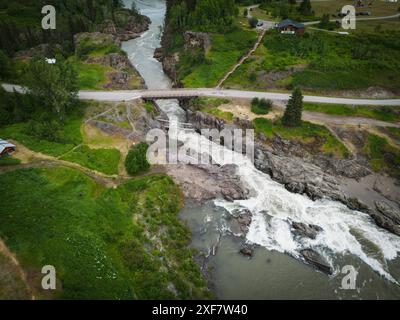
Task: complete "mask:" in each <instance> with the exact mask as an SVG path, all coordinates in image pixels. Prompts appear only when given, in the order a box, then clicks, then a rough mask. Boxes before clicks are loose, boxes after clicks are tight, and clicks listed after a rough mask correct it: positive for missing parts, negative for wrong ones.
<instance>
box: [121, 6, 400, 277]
mask: <svg viewBox="0 0 400 320" xmlns="http://www.w3.org/2000/svg"><path fill="white" fill-rule="evenodd" d="M135 2H136V4H137V7H138V8H139V10H140V11H141V12H142V14H144V15H147V16H148V17H150V19H151V20H152V23H151V25H150V28H149V30H148V31H147V32H145V33H144V34H142V36H141V37H140V38H137V39H134V40H131V41H128V42H125V43H123V49H124V50H125V51H127V52H128V54H129V58H130V60H131V61H132V62H133V63H134V65H135V67H136V68H137V69H138V71H139V72H140V74H141V75H142V77H143V78H144V79H145V81H146V84H147V86H148V87H149V88H155V89H166V88H170V87H171V81H170V79H169V78H168V77H167V76H166V75H165V74H164V72H163V70H162V66H161V63H160V62H159V61H156V60H155V59H154V58H153V55H154V49H155V48H157V47H159V46H160V37H159V35H160V27H161V28H162V27H163V24H164V17H165V1H161V0H148V1H135ZM124 3H125V5H126V6H127V7H130V6H131V3H132V0H124ZM159 105H160V107H161V108H162V109H163V110H164V111H165V112H166V113H167V114H168V116H178V117H180V116H181V115H182V114H183V110H182V109H181V108H180V107H179V105H178V103H177V102H176V101H174V100H171V101H162V102H160V103H159ZM178 136H179V138H180V139H182V140H183V141H184V142H185V144H186V145H187V146H190V148H191V149H193V150H195V151H197V152H199V151H200V150H201V152H204V150H206V148H210V145H211V146H212V148H210V150H209V152H208V153H209V154H210V155H211V156H212V158H213V160H214V161H216V162H217V163H219V164H220V165H224V164H229V163H234V164H236V165H238V172H237V173H238V175H239V176H240V177H241V179H242V181H243V182H244V183H245V184H246V185H247V187H248V188H249V189H251V190H252V191H253V193H252V194H253V196H252V197H251V198H250V199H248V200H240V201H234V202H233V203H232V202H227V201H223V200H216V201H215V204H216V205H218V206H221V207H223V208H225V209H226V210H228V211H230V212H231V211H232V210H234V209H235V208H238V207H245V208H248V209H249V210H250V211H251V212H252V214H253V218H252V223H251V225H250V228H249V232H248V234H247V240H248V241H249V242H252V243H255V244H259V245H261V246H264V247H265V248H267V249H269V250H276V251H279V252H284V253H287V254H290V255H292V256H294V257H299V256H300V254H299V252H300V250H301V249H305V248H312V249H314V250H315V251H317V252H319V253H320V254H321V255H323V256H324V257H325V258H326V259H327V260H328V261H329V262H330V263H332V264H333V266H334V267H335V265H334V263H335V257H337V256H338V255H343V254H353V255H355V256H357V257H359V258H360V259H361V260H362V261H364V262H365V263H366V264H367V265H369V266H370V267H371V268H372V269H373V270H375V271H376V272H378V273H379V274H381V275H382V276H384V277H386V278H387V279H389V280H390V281H392V282H394V283H397V281H396V280H395V279H394V278H393V277H392V275H391V274H390V271H389V270H388V268H387V265H386V261H387V260H392V259H394V258H396V257H397V255H398V253H399V251H400V238H399V237H397V236H395V235H393V234H391V233H389V232H387V231H385V230H383V229H380V228H378V227H377V226H376V225H375V223H374V222H373V221H372V219H371V218H370V217H369V216H368V215H366V214H364V213H361V212H358V211H352V210H350V209H348V208H347V207H346V206H344V205H343V204H341V203H338V202H334V201H329V200H318V201H312V200H310V199H309V198H307V197H306V196H303V195H299V194H293V193H290V192H289V191H287V190H286V189H285V188H284V186H282V185H280V184H278V183H276V182H274V181H273V180H272V179H271V178H270V177H269V176H268V175H266V174H264V173H262V172H260V171H258V170H257V169H256V168H255V167H254V165H253V164H252V163H251V161H250V160H249V159H248V158H246V157H245V156H243V155H241V154H239V153H235V152H232V151H230V150H228V149H225V148H223V147H221V146H219V145H215V144H212V143H211V142H210V141H209V140H207V139H206V138H205V137H202V136H200V135H198V134H195V133H187V132H186V133H185V132H180V133H179V135H178ZM200 148H201V149H200ZM207 150H208V149H207ZM292 221H297V222H302V223H306V224H315V225H318V226H320V227H321V228H322V229H323V231H322V232H320V233H319V234H318V236H317V238H316V239H314V240H312V239H305V238H303V239H296V238H294V237H293V235H292V232H291V231H290V224H291V222H292ZM356 234H357V236H356ZM361 238H363V239H365V240H367V242H369V243H370V244H373V246H374V248H373V249H374V250H373V251H374V252H373V253H372V254H371V253H368V252H366V251H367V250H366V249H365V248H364V247H363V245H362V242H363V241H362V240H360V239H361ZM336 269H337V266H336Z"/></svg>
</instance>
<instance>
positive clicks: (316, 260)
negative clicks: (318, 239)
mask: <svg viewBox="0 0 400 320" xmlns="http://www.w3.org/2000/svg"><path fill="white" fill-rule="evenodd" d="M300 253H301V255H302V256H303V258H304V260H305V261H306V262H307V263H309V264H311V265H312V266H313V267H315V268H316V269H317V270H319V271H322V272H324V273H326V274H329V275H330V274H332V273H333V270H332V267H331V266H330V264H329V263H328V262H327V261H326V260H325V259H324V258H323V257H322V256H321V255H320V254H319V253H318V252H316V251H314V250H313V249H304V250H301V251H300Z"/></svg>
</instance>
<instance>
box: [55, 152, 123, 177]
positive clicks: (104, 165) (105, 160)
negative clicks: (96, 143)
mask: <svg viewBox="0 0 400 320" xmlns="http://www.w3.org/2000/svg"><path fill="white" fill-rule="evenodd" d="M60 159H61V160H66V161H70V162H76V163H78V164H80V165H82V166H84V167H86V168H89V169H93V170H96V171H99V172H103V173H105V174H110V175H111V174H118V164H119V161H120V159H121V153H120V152H119V150H117V149H90V148H89V147H88V146H86V145H82V146H79V147H78V148H76V149H74V150H73V151H72V152H70V153H67V154H66V155H65V156H63V157H61V158H60Z"/></svg>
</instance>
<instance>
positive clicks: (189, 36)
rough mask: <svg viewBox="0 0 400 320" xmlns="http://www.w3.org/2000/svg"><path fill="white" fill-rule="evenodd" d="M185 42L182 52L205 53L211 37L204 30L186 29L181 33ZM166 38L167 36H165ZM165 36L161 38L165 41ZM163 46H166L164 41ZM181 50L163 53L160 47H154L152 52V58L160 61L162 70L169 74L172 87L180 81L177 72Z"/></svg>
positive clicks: (178, 84) (177, 85)
mask: <svg viewBox="0 0 400 320" xmlns="http://www.w3.org/2000/svg"><path fill="white" fill-rule="evenodd" d="M164 36H165V34H164ZM183 37H184V40H185V44H184V49H183V50H184V52H186V53H189V54H192V55H194V54H197V53H202V54H206V53H207V52H208V50H209V49H210V47H211V37H210V35H209V34H208V33H204V32H193V31H186V32H185V33H184V34H183ZM167 38H168V37H167ZM165 39H166V38H163V42H165V41H166V40H165ZM164 46H167V45H166V44H165V43H164ZM181 53H182V52H174V53H171V54H164V53H163V50H162V49H161V48H159V49H156V51H155V53H154V58H156V59H157V60H159V61H161V63H162V65H163V69H164V72H165V73H166V74H167V75H168V76H169V78H170V79H171V80H172V82H173V85H174V87H180V86H181V83H180V82H179V74H178V68H177V66H178V63H179V61H180V54H181Z"/></svg>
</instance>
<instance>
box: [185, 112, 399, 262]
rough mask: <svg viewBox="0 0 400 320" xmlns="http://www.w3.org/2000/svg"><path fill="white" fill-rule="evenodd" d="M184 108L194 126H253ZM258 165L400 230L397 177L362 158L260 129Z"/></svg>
mask: <svg viewBox="0 0 400 320" xmlns="http://www.w3.org/2000/svg"><path fill="white" fill-rule="evenodd" d="M183 107H185V106H184V105H183ZM185 108H186V113H187V120H188V122H190V123H191V124H192V125H193V127H194V128H195V129H196V130H201V129H203V128H209V129H212V128H215V129H218V130H222V129H224V128H232V129H233V128H242V129H246V128H250V127H251V123H250V122H248V121H246V120H240V119H237V118H236V119H235V120H234V122H233V123H227V122H226V121H224V120H222V119H220V118H217V117H215V116H213V115H210V114H206V113H202V112H199V111H196V110H193V109H190V107H187V106H186V107H185ZM255 166H256V168H257V169H258V170H260V171H262V172H264V173H267V174H268V175H270V176H271V178H272V179H273V180H275V181H277V182H279V183H281V184H283V185H284V186H285V188H286V189H287V190H289V191H291V192H293V193H300V194H305V195H307V196H308V197H309V198H311V199H313V200H317V199H321V198H328V199H332V200H335V201H339V202H341V203H343V204H345V205H346V206H347V207H349V208H350V209H353V210H358V211H362V212H365V213H368V214H369V215H370V216H371V217H372V218H373V219H374V221H375V222H376V224H377V225H378V226H380V227H382V228H384V229H386V230H388V231H390V232H392V233H395V234H397V235H400V232H399V231H400V229H399V223H400V220H399V217H400V209H399V204H400V202H399V199H397V198H395V197H394V196H393V194H400V186H399V184H398V181H397V180H396V179H393V178H390V177H387V176H384V175H381V174H376V173H373V171H372V169H371V168H370V166H369V165H368V162H367V161H365V160H364V159H359V158H354V159H336V158H332V157H330V156H328V155H323V154H311V153H310V152H308V151H307V150H306V149H305V148H303V147H302V145H301V144H298V143H295V142H293V141H289V140H285V139H283V138H282V137H280V136H275V137H274V138H273V140H272V143H271V141H269V143H268V144H267V143H266V139H265V137H264V136H263V135H257V136H256V140H255ZM368 177H369V179H367V178H368ZM360 180H362V182H360ZM350 182H352V183H353V185H352V184H351V183H350ZM360 184H361V185H363V187H364V189H365V190H364V191H363V192H362V193H361V192H356V189H357V187H355V185H358V187H360ZM390 195H392V196H390ZM370 199H374V201H370ZM294 229H295V228H294ZM308 256H310V255H309V254H307V257H308Z"/></svg>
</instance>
